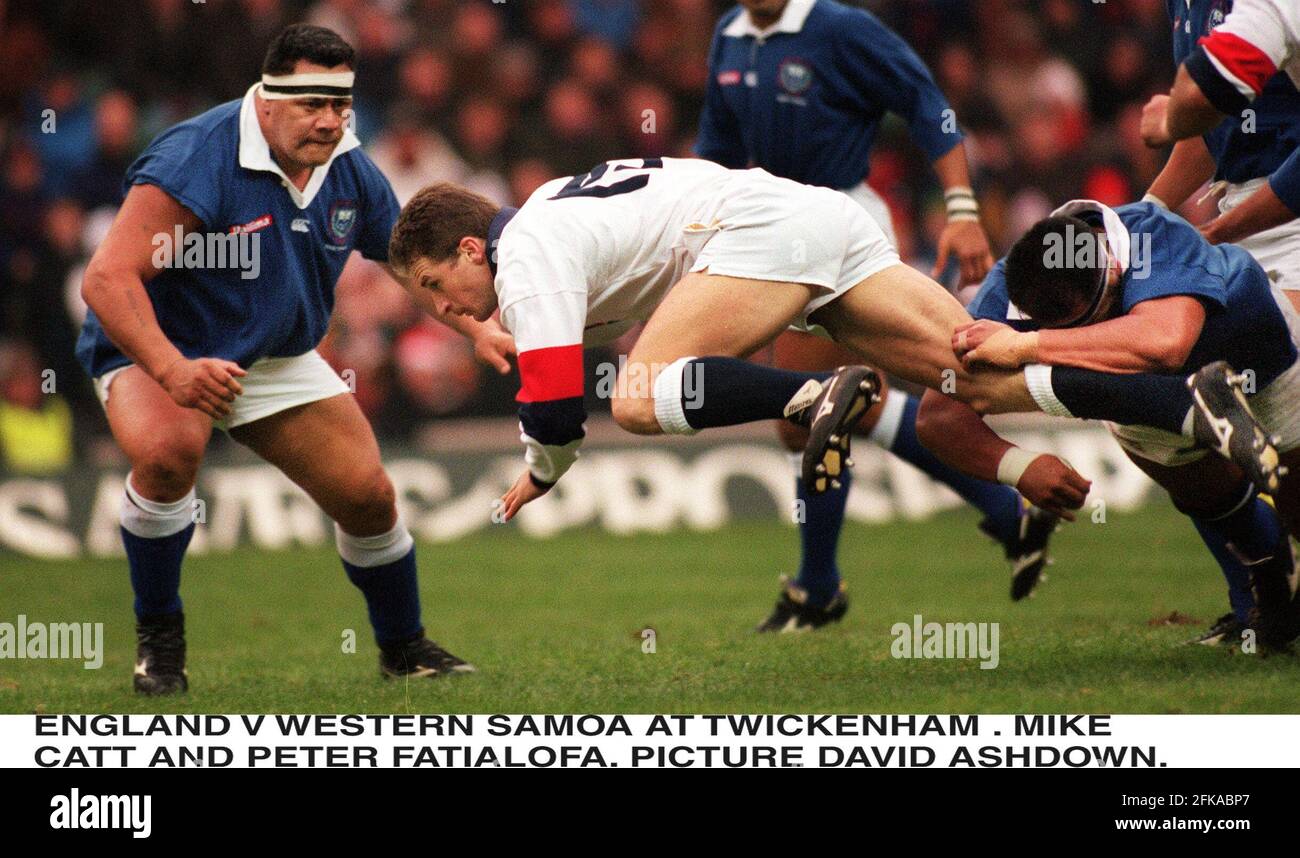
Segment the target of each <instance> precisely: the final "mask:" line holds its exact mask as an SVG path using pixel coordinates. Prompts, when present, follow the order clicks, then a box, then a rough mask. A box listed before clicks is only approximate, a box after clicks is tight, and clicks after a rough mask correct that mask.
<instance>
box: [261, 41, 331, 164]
mask: <svg viewBox="0 0 1300 858" xmlns="http://www.w3.org/2000/svg"><path fill="white" fill-rule="evenodd" d="M346 71H350V69H349V68H348V67H347V66H342V65H340V66H334V67H333V68H329V67H327V66H320V65H316V64H315V63H311V62H308V61H307V60H299V61H298V62H297V64H295V65H294V68H293V73H294V74H310V73H313V72H314V73H321V72H346ZM262 103H263V104H264V105H265V108H264V109H266V110H268V111H269V113H270V116H269V120H270V121H269V122H268V123H267V125H269V133H268V134H267V143H268V144H269V145H270V147H271V152H272V154H273V155H275V156H276V160H277V161H281V162H286V161H287V162H289V163H290V164H293V165H299V166H303V167H319V166H321V165H323V164H325V163H326V162H328V161H329V159H330V156H331V155H333V154H334V148H335V147H336V146H338V145H339V141H340V140H342V139H343V131H344V130H345V129H346V128H347V124H348V122H349V121H350V117H351V114H352V99H350V98H291V99H267V100H265V101H263V102H262Z"/></svg>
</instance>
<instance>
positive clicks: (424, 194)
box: [388, 182, 501, 271]
mask: <svg viewBox="0 0 1300 858" xmlns="http://www.w3.org/2000/svg"><path fill="white" fill-rule="evenodd" d="M499 211H501V207H500V206H499V205H497V204H496V203H494V202H492V201H491V200H489V199H488V198H487V197H485V196H482V195H481V194H476V193H474V192H473V191H471V190H469V189H468V188H462V187H461V186H460V185H457V184H454V183H452V182H437V183H435V184H432V185H429V186H428V187H427V188H423V189H421V190H420V192H419V193H417V194H416V195H415V196H413V197H411V199H410V201H409V202H408V203H407V204H406V205H405V206H403V207H402V213H401V214H399V215H398V216H397V223H395V224H394V225H393V234H392V236H391V237H390V238H389V240H388V262H389V264H390V265H392V266H393V267H394V268H396V269H397V270H398V271H407V270H410V267H411V264H412V263H414V262H415V260H417V259H419V258H421V257H424V258H427V259H429V260H430V261H431V262H442V261H443V260H446V259H450V258H452V257H453V256H455V255H456V248H457V247H458V246H459V245H460V240H461V239H462V238H464V237H465V236H467V235H468V236H473V237H475V238H481V239H483V240H484V241H486V240H487V234H488V227H489V226H491V224H492V218H494V217H496V215H497V212H499Z"/></svg>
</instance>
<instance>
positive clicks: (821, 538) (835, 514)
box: [795, 454, 853, 607]
mask: <svg viewBox="0 0 1300 858" xmlns="http://www.w3.org/2000/svg"><path fill="white" fill-rule="evenodd" d="M795 456H796V457H798V454H795ZM800 458H801V457H800ZM795 467H796V469H798V467H799V466H798V460H797V459H796V465H795ZM852 482H853V471H852V470H846V471H844V473H843V474H842V475H841V476H840V487H839V488H838V489H837V488H833V487H832V488H829V489H827V490H826V491H824V492H822V493H821V494H814V493H812V492H809V491H808V490H807V489H806V488H805V487H804V482H803V480H802V479H800V478H799V477H797V476H796V477H795V495H796V497H797V498H798V500H799V502H800V506H799V510H800V512H801V513H802V515H803V519H802V520H801V521H800V522H799V545H800V557H799V575H798V577H797V578H796V579H795V583H796V584H798V585H799V586H800V587H802V588H803V589H804V590H806V591H808V601H809V602H811V603H812V604H813V605H817V606H819V607H820V606H822V605H825V604H826V603H827V602H829V601H830V600H831V599H832V598H834V597H835V594H836V593H837V592H838V591H839V589H840V568H839V566H838V565H837V564H836V562H835V555H836V553H837V550H838V548H839V542H840V528H841V527H842V526H843V525H844V508H845V505H846V504H847V503H848V499H849V486H850V485H851V484H852Z"/></svg>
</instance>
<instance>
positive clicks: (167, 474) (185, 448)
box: [131, 432, 205, 501]
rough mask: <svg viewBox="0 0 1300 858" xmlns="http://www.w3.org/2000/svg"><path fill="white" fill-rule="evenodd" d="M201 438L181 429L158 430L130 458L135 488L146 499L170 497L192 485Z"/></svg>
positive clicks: (201, 444)
mask: <svg viewBox="0 0 1300 858" xmlns="http://www.w3.org/2000/svg"><path fill="white" fill-rule="evenodd" d="M204 446H205V445H204V444H203V443H202V440H201V439H199V438H196V437H191V436H189V435H187V434H186V433H184V432H159V433H157V435H156V437H154V438H152V439H151V440H150V442H149V443H148V444H147V445H146V446H145V447H144V449H143V450H142V451H140V453H139V454H138V455H137V456H135V457H134V458H133V459H132V462H131V471H132V474H133V477H132V480H133V482H134V484H135V487H136V490H137V491H139V492H140V493H141V494H143V495H144V496H145V497H146V498H149V499H150V500H158V501H171V500H175V499H177V498H180V497H183V496H184V495H185V493H186V492H188V491H189V490H190V489H191V488H193V486H194V481H195V479H196V478H197V477H198V473H199V465H200V464H202V462H203V448H204Z"/></svg>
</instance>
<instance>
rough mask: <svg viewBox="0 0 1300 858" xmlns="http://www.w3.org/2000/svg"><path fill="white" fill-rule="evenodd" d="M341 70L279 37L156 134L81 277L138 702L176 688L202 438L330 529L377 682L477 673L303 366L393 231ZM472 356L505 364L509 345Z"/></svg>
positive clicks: (386, 498)
mask: <svg viewBox="0 0 1300 858" xmlns="http://www.w3.org/2000/svg"><path fill="white" fill-rule="evenodd" d="M353 56H354V54H353V50H352V48H351V46H350V45H348V44H347V42H345V41H344V40H343V39H342V38H340V37H339V36H338V35H337V34H336V33H334V32H332V31H330V30H327V29H324V28H321V27H313V26H306V25H295V26H291V27H289V28H287V29H286V30H284V31H283V32H282V33H281V34H280V35H279V36H278V37H277V38H276V39H275V41H274V43H273V44H272V45H271V47H270V49H269V51H268V52H267V55H266V60H265V63H264V65H263V70H262V79H261V81H260V82H259V83H256V84H254V85H253V86H252V87H251V88H250V89H249V90H248V93H247V94H246V95H245V96H244V97H243V99H241V100H237V101H232V102H229V103H227V104H223V105H220V106H218V107H215V108H213V109H212V110H209V111H208V112H206V113H204V114H202V115H200V116H197V117H195V118H193V119H190V120H188V121H185V122H182V123H180V124H179V125H176V126H174V127H172V128H170V129H168V130H167V131H165V132H163V133H162V134H161V135H159V136H158V138H157V139H155V140H154V141H153V142H152V143H151V144H150V145H149V146H148V147H147V148H146V149H145V151H144V153H143V154H141V156H140V157H139V158H138V159H137V160H136V161H135V163H133V164H132V165H131V167H130V169H129V170H128V171H127V175H126V179H125V183H124V187H125V193H126V198H125V201H124V202H123V204H122V207H121V210H120V211H119V213H118V216H117V219H116V221H115V222H114V224H113V226H112V229H111V230H110V232H109V233H108V235H107V237H106V238H105V239H104V241H103V243H102V244H101V245H100V246H99V248H98V249H97V250H96V252H95V254H94V257H93V258H92V260H91V262H90V264H89V267H88V269H87V271H86V276H85V282H84V284H83V286H82V294H83V296H84V297H85V299H86V303H87V304H88V305H89V307H90V311H89V313H88V314H87V317H86V321H85V325H84V327H83V329H82V332H81V338H80V341H79V343H78V347H77V354H78V358H79V359H80V361H81V362H82V364H83V365H84V366H85V368H86V370H87V372H88V373H89V374H90V375H91V377H92V378H93V379H94V381H95V386H96V389H97V391H98V393H99V396H100V398H101V400H102V401H103V403H104V407H105V410H106V412H107V415H108V422H109V426H110V428H111V430H112V433H113V437H114V439H115V440H116V441H117V444H118V446H120V447H121V448H122V450H123V452H124V453H125V454H126V456H127V458H128V459H129V460H130V463H131V472H130V474H129V475H128V476H127V480H126V488H125V492H124V496H123V498H122V512H121V525H122V528H121V530H122V542H123V545H124V546H125V549H126V556H127V561H128V564H129V566H130V574H131V585H132V589H133V590H134V592H135V612H136V617H137V639H138V641H137V642H138V654H137V659H136V663H135V678H134V683H135V689H136V691H137V692H139V693H142V694H167V693H174V692H179V691H184V690H186V689H187V687H188V680H187V674H186V670H185V633H184V615H183V613H182V605H181V598H180V577H181V563H182V560H183V558H184V555H185V550H186V548H187V546H188V545H189V542H190V538H191V537H192V536H193V534H194V527H195V522H194V519H193V508H194V500H195V491H194V486H195V479H196V476H197V473H198V470H199V466H200V464H201V462H202V460H203V455H204V450H205V448H206V446H207V443H208V439H209V437H210V436H211V434H212V429H213V427H214V426H217V427H219V428H221V429H223V430H225V431H226V432H228V433H229V434H230V436H231V437H232V438H234V439H235V440H237V441H239V442H240V443H242V444H244V445H245V446H247V447H249V448H250V449H251V450H253V451H254V452H255V453H257V454H258V455H259V456H261V457H262V458H264V459H265V460H266V461H268V462H270V463H272V464H274V465H276V466H277V467H278V468H280V470H281V471H283V472H284V473H285V474H286V475H287V476H288V477H289V478H290V479H292V480H293V481H294V482H295V483H297V484H298V485H299V486H301V487H302V488H303V489H304V490H305V491H306V492H307V494H308V495H310V496H311V497H312V498H313V499H314V500H315V501H316V502H317V503H318V504H320V506H321V508H322V509H323V510H324V511H325V512H326V513H327V514H328V515H329V516H330V518H332V519H333V520H334V521H335V523H336V536H337V544H338V550H339V554H340V556H341V558H342V561H343V566H344V569H345V570H346V572H347V575H348V578H349V579H350V580H351V581H352V583H353V584H355V585H356V586H357V587H358V588H359V589H360V590H361V592H362V594H363V596H364V597H365V601H366V605H367V609H368V612H369V616H370V622H371V624H372V625H373V627H374V634H375V638H376V640H377V642H378V644H379V649H380V659H379V661H380V667H381V670H382V673H383V674H384V675H385V676H394V675H422V676H434V675H439V674H444V673H450V672H458V671H466V670H470V669H472V668H471V667H470V665H468V664H467V663H466V662H464V661H462V660H461V659H459V658H456V657H455V656H453V655H451V654H450V653H448V652H446V651H445V650H443V649H442V648H440V647H439V646H438V645H437V644H435V643H433V642H432V641H431V640H429V639H428V638H427V637H426V636H425V633H424V626H423V624H422V622H421V618H420V603H419V592H418V587H417V581H416V561H415V546H414V542H413V541H412V538H411V535H410V533H409V532H408V531H407V529H406V526H405V525H404V524H403V523H402V521H401V519H400V517H399V516H398V513H397V508H396V505H395V497H394V490H393V485H392V483H391V482H390V480H389V478H388V476H387V474H386V473H385V471H384V468H383V465H382V464H381V462H380V457H379V447H378V445H377V443H376V441H375V436H374V434H373V432H372V430H371V428H370V424H369V423H368V422H367V421H366V419H365V417H364V415H363V414H362V413H361V410H360V408H359V407H358V406H357V403H356V401H355V399H354V398H353V397H352V396H351V395H350V393H349V390H348V387H347V386H346V385H345V384H344V383H343V381H342V380H341V379H340V378H339V377H338V375H337V374H335V373H334V372H333V371H332V370H331V368H330V367H329V366H328V365H327V364H326V363H325V361H324V360H323V359H322V358H321V357H320V355H319V354H318V353H317V352H316V350H315V349H316V345H317V344H318V343H319V342H320V340H321V338H322V337H323V336H324V334H325V331H326V328H327V326H328V323H329V318H330V311H331V309H332V307H333V303H334V294H333V293H334V285H335V283H336V281H337V279H338V276H339V273H340V272H341V271H342V269H343V265H344V263H345V262H346V261H347V259H348V257H349V255H350V254H351V253H352V251H353V250H357V251H359V252H360V253H361V254H362V255H363V256H365V257H366V258H369V259H373V260H376V261H378V262H380V263H384V262H385V261H386V260H387V256H388V236H389V231H390V229H391V228H392V225H393V222H394V221H395V220H396V218H397V213H398V205H397V200H396V199H395V197H394V196H393V192H392V190H391V188H390V187H389V184H388V181H387V180H386V179H385V178H384V176H383V175H382V174H381V173H380V172H379V170H378V169H377V168H376V167H375V166H374V164H373V163H372V162H371V161H370V159H369V158H368V157H367V156H366V155H365V154H364V153H363V152H362V151H361V149H360V148H359V142H358V140H357V138H356V136H355V135H354V134H353V133H352V132H351V131H350V130H349V129H348V127H347V114H348V113H349V111H350V110H351V105H352V98H351V96H352V80H353ZM218 251H220V252H218ZM214 254H216V258H214ZM426 309H431V308H427V307H426ZM452 321H453V322H454V323H455V324H456V325H457V326H458V328H459V329H460V330H462V331H465V332H475V331H476V330H477V327H478V326H477V325H476V324H475V323H473V322H472V321H471V320H464V319H460V320H452ZM476 348H477V349H479V351H480V354H484V353H485V350H487V351H491V350H496V351H497V353H496V354H495V355H494V359H495V361H496V362H497V363H498V365H500V364H502V363H504V362H505V358H504V351H505V350H506V349H508V348H509V346H508V339H505V338H500V337H498V338H497V339H492V336H491V335H490V334H489V335H488V336H487V337H484V338H483V339H482V340H481V341H479V342H476ZM268 574H271V573H268Z"/></svg>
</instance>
